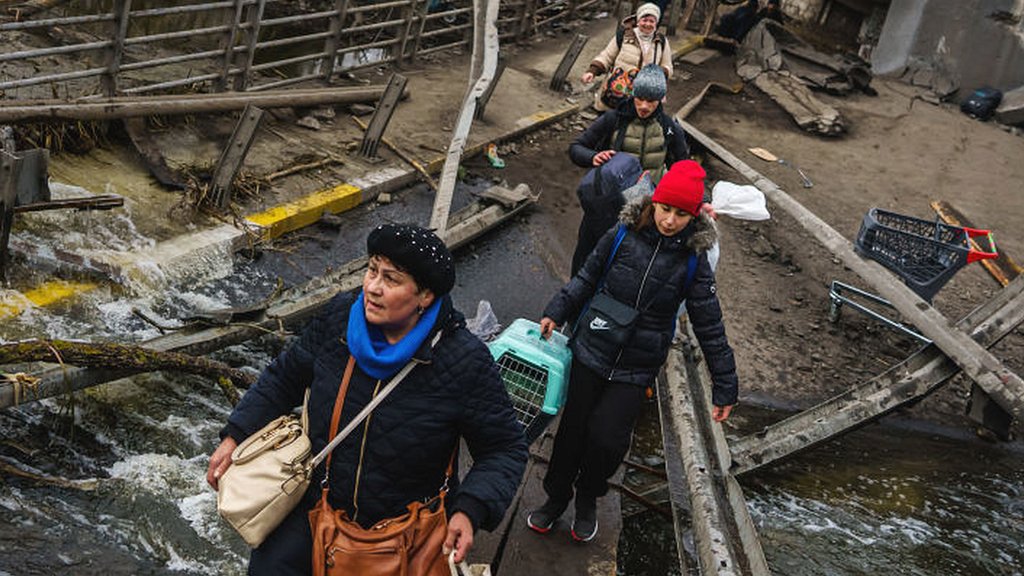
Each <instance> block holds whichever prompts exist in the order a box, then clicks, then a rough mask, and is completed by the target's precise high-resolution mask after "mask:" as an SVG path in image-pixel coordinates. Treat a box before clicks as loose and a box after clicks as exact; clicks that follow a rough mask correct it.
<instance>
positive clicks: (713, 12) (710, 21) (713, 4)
mask: <svg viewBox="0 0 1024 576" xmlns="http://www.w3.org/2000/svg"><path fill="white" fill-rule="evenodd" d="M717 18H718V0H710V1H709V2H708V8H707V13H706V14H705V15H704V26H703V27H701V30H700V35H701V36H707V35H708V34H711V30H712V28H714V26H715V20H717Z"/></svg>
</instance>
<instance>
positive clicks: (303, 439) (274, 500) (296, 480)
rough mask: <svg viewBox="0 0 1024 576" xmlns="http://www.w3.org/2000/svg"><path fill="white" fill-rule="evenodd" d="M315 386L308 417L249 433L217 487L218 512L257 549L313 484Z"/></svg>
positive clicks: (287, 418) (278, 421) (290, 418)
mask: <svg viewBox="0 0 1024 576" xmlns="http://www.w3.org/2000/svg"><path fill="white" fill-rule="evenodd" d="M308 403H309V389H308V388H307V389H306V399H305V400H304V401H303V403H302V417H301V418H297V417H295V416H294V415H291V414H289V415H285V416H281V417H279V418H277V419H276V420H273V421H272V422H270V423H269V424H267V425H266V426H264V427H263V428H261V429H260V430H259V431H258V432H256V433H255V434H253V435H252V436H249V437H248V438H246V439H245V441H244V442H242V443H241V444H239V445H238V447H236V448H235V451H234V452H232V453H231V460H232V462H231V466H228V469H227V470H226V471H225V472H224V475H223V476H222V477H221V479H220V482H219V485H218V487H219V489H218V490H217V511H218V512H220V515H221V516H222V517H223V518H224V519H225V520H227V521H228V522H229V523H230V524H231V525H232V526H233V527H234V528H235V530H236V531H238V533H239V534H240V535H241V536H242V538H243V539H244V540H245V541H246V543H248V544H249V546H252V547H253V548H255V547H257V546H259V545H260V544H261V543H262V542H263V540H264V539H265V538H266V537H267V536H268V535H269V534H270V533H271V532H273V530H274V529H275V528H277V526H278V524H280V523H281V522H282V521H283V520H284V518H285V516H287V515H288V514H289V513H290V512H291V511H292V510H293V509H294V508H295V506H296V505H298V503H299V500H300V499H301V498H302V495H303V494H305V493H306V487H308V486H309V477H310V474H309V472H310V467H309V466H308V464H309V462H308V461H309V457H310V443H309V416H308V413H307V406H306V405H307V404H308Z"/></svg>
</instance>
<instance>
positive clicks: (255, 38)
mask: <svg viewBox="0 0 1024 576" xmlns="http://www.w3.org/2000/svg"><path fill="white" fill-rule="evenodd" d="M266 5H267V0H256V4H255V5H250V6H249V22H248V24H249V26H248V34H247V35H246V41H245V52H244V53H243V54H242V66H241V69H240V70H238V75H237V76H235V90H237V91H239V92H244V91H246V90H248V89H249V83H250V82H251V81H252V65H253V62H254V61H255V60H256V44H257V43H258V42H259V38H260V25H261V24H262V23H263V10H264V8H266Z"/></svg>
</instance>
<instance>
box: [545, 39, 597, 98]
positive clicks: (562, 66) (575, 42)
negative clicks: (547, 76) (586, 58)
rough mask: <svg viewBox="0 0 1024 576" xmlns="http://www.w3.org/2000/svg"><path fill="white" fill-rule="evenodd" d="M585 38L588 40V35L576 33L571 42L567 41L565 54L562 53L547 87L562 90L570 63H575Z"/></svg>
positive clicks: (570, 68) (585, 41) (557, 90)
mask: <svg viewBox="0 0 1024 576" xmlns="http://www.w3.org/2000/svg"><path fill="white" fill-rule="evenodd" d="M587 40H590V37H589V36H587V35H586V34H576V36H575V37H574V38H573V39H572V42H570V43H569V47H568V48H567V49H566V51H565V54H564V55H562V61H561V62H559V63H558V68H555V74H554V76H552V77H551V83H550V84H548V88H550V89H552V90H554V91H555V92H561V91H562V86H563V85H564V84H565V79H566V78H567V77H568V76H569V72H570V71H571V70H572V65H573V64H575V63H576V59H577V58H579V57H580V52H582V51H583V47H584V46H586V45H587Z"/></svg>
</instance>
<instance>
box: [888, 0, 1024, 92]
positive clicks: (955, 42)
mask: <svg viewBox="0 0 1024 576" xmlns="http://www.w3.org/2000/svg"><path fill="white" fill-rule="evenodd" d="M999 15H1004V16H1009V17H1010V18H1009V19H1002V20H1001V19H1000V18H998V16H999ZM1022 17H1024V0H893V2H892V5H891V6H890V7H889V13H888V15H887V17H886V20H885V24H884V25H883V27H882V35H881V38H880V39H879V41H878V46H877V47H876V48H875V50H874V52H873V54H872V68H873V71H874V73H875V74H879V75H885V74H896V75H898V74H902V73H903V72H904V70H905V69H906V68H907V67H908V66H909V67H918V68H920V67H923V66H932V67H933V68H934V69H937V70H940V71H942V72H943V73H945V74H947V75H948V77H949V78H950V79H951V80H952V81H953V82H954V83H955V84H957V85H959V86H960V92H959V94H960V96H964V95H966V94H969V93H970V92H971V91H972V90H974V89H975V88H978V87H980V86H992V87H995V88H999V89H1000V90H1004V91H1006V90H1010V89H1013V88H1016V87H1017V86H1020V85H1022V84H1024V22H1022V19H1024V18H1022ZM1013 18H1016V20H1017V21H1016V22H1013V21H1012V19H1013ZM1007 20H1009V21H1007Z"/></svg>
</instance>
